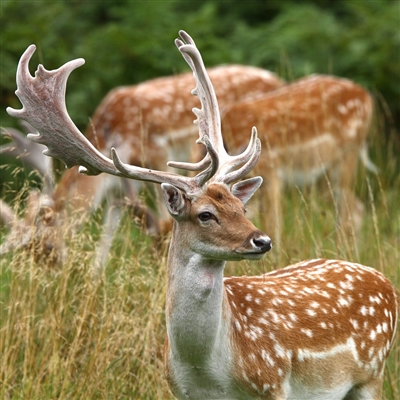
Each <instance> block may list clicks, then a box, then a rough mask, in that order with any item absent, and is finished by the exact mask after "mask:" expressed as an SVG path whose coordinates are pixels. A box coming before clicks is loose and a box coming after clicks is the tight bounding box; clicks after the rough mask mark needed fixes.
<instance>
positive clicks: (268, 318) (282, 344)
mask: <svg viewBox="0 0 400 400" xmlns="http://www.w3.org/2000/svg"><path fill="white" fill-rule="evenodd" d="M179 34H180V38H181V39H177V40H176V45H177V47H178V49H179V51H180V52H181V54H182V55H183V57H184V58H185V60H186V61H187V63H188V64H189V66H190V67H191V68H192V70H193V73H194V77H195V81H196V88H195V89H194V90H193V92H192V93H193V94H195V95H197V96H198V98H199V99H200V103H201V109H198V108H194V109H193V112H194V114H195V115H196V121H195V122H196V126H197V127H198V131H199V139H198V143H200V144H202V145H203V146H204V147H205V149H206V155H205V157H204V158H203V159H202V160H201V161H200V162H198V163H194V164H193V163H185V162H181V161H177V162H169V165H170V166H172V167H178V168H181V169H185V170H191V171H197V175H195V176H193V177H189V176H182V175H179V174H176V173H172V172H163V171H156V170H153V169H149V168H145V167H139V166H134V165H130V164H126V163H124V162H122V160H121V158H120V156H119V155H118V153H117V151H116V150H115V148H112V149H111V159H110V158H108V157H106V156H105V155H103V154H102V153H101V152H99V151H98V150H97V149H96V148H95V147H94V146H93V145H92V144H91V143H90V142H89V141H88V140H87V139H86V138H85V137H84V136H83V135H82V134H81V132H80V131H79V130H78V129H77V128H76V126H75V125H74V124H73V122H72V120H71V119H70V117H69V115H68V113H67V110H66V106H65V98H64V97H65V87H66V83H67V79H68V76H69V74H70V73H71V72H72V71H73V70H74V69H76V68H77V67H79V66H81V65H82V64H83V63H84V61H83V60H82V59H77V60H74V61H70V62H68V63H67V64H65V65H63V66H62V67H60V68H59V69H58V70H54V71H47V70H46V69H44V67H43V66H42V65H39V68H38V70H37V72H36V75H35V77H32V76H31V75H30V72H29V69H28V63H29V60H30V58H31V56H32V54H33V52H34V51H35V46H33V45H31V46H30V47H28V49H27V50H26V51H25V53H24V54H23V55H22V57H21V60H20V62H19V66H18V70H17V86H18V89H17V91H16V94H17V96H18V97H19V99H20V100H21V103H22V104H23V108H22V109H21V110H15V109H11V108H8V109H7V111H8V113H9V114H10V115H11V116H13V117H16V118H23V119H25V120H26V121H28V122H29V123H30V124H32V126H34V127H35V128H36V129H37V131H38V132H39V134H36V135H35V134H34V135H28V137H29V138H30V139H32V140H34V141H36V142H38V143H41V144H43V145H46V146H47V147H48V150H47V151H46V154H47V155H49V156H52V157H56V158H59V159H61V160H62V161H63V162H64V163H65V164H66V165H67V167H72V166H74V165H79V166H80V167H79V170H80V172H81V173H86V174H88V175H96V174H100V173H106V174H111V175H115V176H123V177H126V178H128V179H133V180H140V181H150V182H154V183H158V184H161V189H162V192H163V196H164V202H165V205H166V207H167V210H168V212H169V213H170V215H171V216H172V218H173V219H174V226H173V230H172V237H171V243H170V249H169V254H168V262H167V301H166V323H167V337H166V345H165V352H164V356H165V367H166V375H167V379H168V382H169V385H170V388H171V390H172V392H173V393H174V394H175V396H176V397H177V398H179V399H219V400H221V399H230V400H232V399H250V398H251V399H273V400H283V399H292V400H294V399H295V400H317V399H318V400H321V399H337V400H341V399H343V398H345V397H346V398H351V399H361V398H363V399H374V400H378V399H380V398H381V396H382V380H383V371H384V364H385V361H386V359H387V357H388V355H389V352H390V348H391V346H392V345H393V342H394V337H395V332H396V324H397V318H398V298H397V294H396V290H395V288H394V287H393V286H392V285H391V284H390V282H389V281H388V280H387V279H386V278H385V277H384V276H383V275H382V274H381V273H379V272H378V271H376V270H374V269H373V268H369V267H366V266H362V265H359V264H355V263H351V262H348V261H336V260H321V259H318V260H309V261H304V262H300V263H298V264H295V265H292V266H289V267H286V268H284V269H281V270H278V271H273V272H271V273H267V274H264V275H261V276H253V277H251V276H238V277H228V278H225V279H224V277H223V271H224V266H225V262H226V260H233V261H234V260H243V259H250V260H258V259H261V258H262V257H263V256H264V254H265V253H266V252H267V251H268V250H270V249H271V240H270V239H269V237H268V236H266V235H265V234H263V233H262V232H261V231H260V230H258V229H257V228H255V227H254V225H253V224H252V223H251V222H250V221H249V220H248V219H247V218H246V216H245V211H244V204H245V203H246V202H247V201H248V200H249V199H250V198H251V197H252V195H253V194H254V192H255V191H256V190H257V189H258V188H259V187H260V185H261V183H262V178H261V177H253V178H247V179H245V180H242V178H244V177H245V176H246V175H247V174H249V173H250V172H251V170H252V169H253V168H254V167H255V165H256V163H257V161H258V159H259V157H260V152H261V142H260V140H259V139H258V138H257V130H256V129H255V128H253V130H252V134H251V137H250V143H249V144H248V146H247V147H246V149H245V150H244V151H243V152H242V153H240V154H239V155H236V156H231V155H229V154H228V153H227V152H226V150H225V149H224V145H223V138H222V133H221V126H220V114H219V109H218V104H217V99H216V96H215V92H214V90H213V86H212V84H211V82H210V80H209V78H208V75H207V72H206V70H205V68H204V65H203V61H202V58H201V55H200V53H199V51H198V49H197V48H196V46H195V43H194V41H193V39H192V38H191V37H190V36H189V35H188V34H187V33H186V32H184V31H180V33H179Z"/></svg>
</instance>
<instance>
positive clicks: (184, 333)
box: [166, 227, 229, 368]
mask: <svg viewBox="0 0 400 400" xmlns="http://www.w3.org/2000/svg"><path fill="white" fill-rule="evenodd" d="M177 231H178V230H177V229H176V227H175V228H174V231H173V236H172V240H171V246H170V251H169V256H168V277H167V306H166V322H167V334H168V341H169V346H170V351H171V353H170V354H171V356H172V357H174V358H177V359H179V361H180V362H183V363H189V364H190V365H193V366H196V367H199V368H202V367H204V366H205V364H207V363H209V362H211V363H212V362H213V361H212V360H211V359H210V358H211V355H212V356H213V357H215V355H216V352H217V353H219V351H221V350H222V348H224V347H225V346H224V345H223V343H227V342H228V341H227V340H226V337H227V326H226V325H227V324H226V322H225V321H228V320H229V318H227V313H228V312H229V310H228V309H227V307H226V304H227V300H226V298H225V296H226V294H225V289H224V283H223V270H224V267H225V261H221V260H211V259H207V258H205V257H203V256H202V255H200V254H198V253H196V252H194V251H192V250H191V248H190V243H186V242H185V240H184V239H183V240H182V236H181V235H178V232H177ZM178 236H179V237H178ZM178 244H179V245H178ZM225 350H226V349H225Z"/></svg>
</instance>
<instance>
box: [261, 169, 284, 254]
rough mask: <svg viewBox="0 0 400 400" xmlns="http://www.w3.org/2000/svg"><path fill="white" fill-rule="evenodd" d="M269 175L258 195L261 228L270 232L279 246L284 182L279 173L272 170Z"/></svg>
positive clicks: (276, 245) (275, 243)
mask: <svg viewBox="0 0 400 400" xmlns="http://www.w3.org/2000/svg"><path fill="white" fill-rule="evenodd" d="M267 176H268V178H267V179H266V182H264V185H262V186H261V188H260V189H259V190H260V193H259V196H258V199H259V202H260V203H259V209H260V219H261V228H262V229H263V230H265V232H268V235H269V236H271V239H272V242H273V244H274V246H275V247H276V248H279V246H280V242H281V235H282V226H281V225H282V208H281V192H282V184H281V182H280V179H279V174H278V173H275V172H272V171H270V173H269V174H268V175H267Z"/></svg>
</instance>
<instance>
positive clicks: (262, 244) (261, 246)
mask: <svg viewBox="0 0 400 400" xmlns="http://www.w3.org/2000/svg"><path fill="white" fill-rule="evenodd" d="M252 244H253V246H254V247H255V248H257V250H259V251H260V252H261V253H266V252H267V251H270V250H271V249H272V241H271V239H270V238H269V237H268V236H261V237H258V238H254V239H253V240H252Z"/></svg>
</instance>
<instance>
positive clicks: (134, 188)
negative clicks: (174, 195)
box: [0, 65, 284, 269]
mask: <svg viewBox="0 0 400 400" xmlns="http://www.w3.org/2000/svg"><path fill="white" fill-rule="evenodd" d="M208 74H209V77H210V79H211V80H212V82H213V85H214V87H215V90H216V93H217V95H218V96H219V99H220V103H222V106H223V107H226V106H228V105H229V104H230V103H232V102H235V101H238V100H242V99H255V98H258V97H261V96H262V95H263V94H264V93H266V92H268V91H271V90H274V89H276V88H278V87H281V86H282V85H283V84H284V81H283V80H281V79H280V78H279V77H278V76H277V75H276V74H274V73H272V72H270V71H267V70H264V69H261V68H256V67H251V66H244V65H224V66H218V67H214V68H209V69H208ZM192 85H194V79H193V75H192V73H191V72H188V73H182V74H178V75H175V76H168V77H163V78H157V79H152V80H149V81H146V82H143V83H140V84H138V85H133V86H124V87H118V88H116V89H113V90H112V91H111V92H110V93H109V94H108V95H107V96H106V97H105V98H104V100H103V101H102V102H101V103H100V105H99V106H98V108H97V109H96V111H95V113H94V115H93V117H92V119H91V122H90V124H89V125H88V127H87V130H86V134H85V135H86V136H87V137H88V138H89V139H91V140H92V141H93V142H95V143H96V145H97V146H98V148H99V149H100V151H101V152H103V153H104V152H106V151H108V149H109V148H110V147H111V146H120V145H121V146H122V145H123V150H121V151H123V153H122V156H123V157H124V158H125V159H127V160H128V161H129V162H130V163H132V164H135V165H146V166H148V167H149V168H154V169H156V170H159V169H162V168H164V167H165V166H166V164H167V161H168V159H176V158H182V157H185V156H188V154H190V153H191V152H192V151H193V150H192V148H193V147H194V146H191V145H190V144H191V143H192V142H193V143H194V139H195V136H196V134H197V132H196V128H195V127H194V125H193V114H192V112H191V109H192V108H193V107H197V106H199V104H198V99H197V97H195V96H192V95H191V94H190V92H188V91H187V90H185V89H186V88H187V87H190V86H192ZM29 129H30V130H31V131H32V127H29V126H26V125H25V126H24V130H29ZM5 134H7V135H8V136H9V137H10V138H11V139H12V142H11V143H7V144H5V145H4V146H2V147H0V152H1V154H5V155H10V156H14V157H16V158H20V159H21V160H22V161H23V162H24V164H26V165H27V166H29V167H30V168H33V169H35V170H37V171H38V172H39V173H40V175H41V176H43V177H44V185H43V191H42V195H40V193H38V192H37V191H35V192H32V193H31V194H30V196H29V198H30V200H28V202H27V207H26V209H27V212H26V214H25V216H24V217H23V218H20V217H19V216H18V215H17V214H16V213H14V215H13V218H12V219H10V212H12V211H13V210H12V208H11V207H10V206H8V205H7V204H5V203H4V202H2V203H1V204H2V207H0V218H1V219H2V220H3V221H4V223H5V224H6V225H7V226H8V227H9V228H10V229H9V234H8V236H7V237H6V241H5V242H4V243H3V244H2V246H1V247H0V254H4V253H6V252H8V251H10V250H13V249H15V248H19V247H23V248H29V249H31V248H32V247H33V248H35V249H36V251H35V254H36V255H37V257H40V255H41V253H43V254H44V255H45V256H48V254H49V252H50V251H51V252H53V256H54V257H55V258H54V259H57V260H61V259H62V258H63V257H65V254H66V249H65V246H64V245H63V243H62V239H61V238H63V237H64V236H65V235H60V234H55V232H57V230H58V229H59V228H60V227H64V228H63V229H65V222H66V221H70V220H71V219H73V218H71V214H73V213H75V215H77V214H78V215H79V214H80V215H82V214H85V212H91V211H93V210H95V209H97V208H98V207H99V206H100V205H101V204H102V203H103V204H104V208H105V215H104V223H103V235H102V236H103V238H104V239H103V241H102V242H101V243H100V245H99V248H98V250H97V251H96V253H95V254H96V258H95V261H94V266H95V268H96V269H97V268H99V267H101V266H103V265H104V264H105V263H106V260H107V255H108V252H109V250H110V246H111V243H112V240H113V237H114V234H115V230H116V229H117V227H118V224H119V218H120V213H121V211H122V208H123V207H122V206H129V207H131V208H133V212H134V215H135V216H136V217H138V218H139V220H141V221H142V220H144V223H145V229H146V230H147V232H148V233H149V234H156V233H161V232H164V231H166V230H168V229H169V228H170V222H169V221H167V218H166V217H167V216H166V212H165V211H164V208H162V207H159V209H160V210H161V211H162V212H161V216H159V215H155V214H154V213H152V212H151V211H150V210H149V209H148V208H147V207H144V206H143V205H142V204H141V202H140V201H139V189H140V185H138V183H137V182H134V181H132V180H128V179H124V178H121V177H115V176H109V175H105V174H103V175H98V176H96V177H90V178H89V177H87V176H86V175H82V174H79V173H78V171H77V169H76V168H74V169H69V170H67V171H65V172H64V173H63V175H62V176H61V178H60V179H59V181H58V183H57V185H56V186H54V173H53V171H52V167H51V164H50V163H49V161H48V160H49V158H48V157H44V156H43V155H42V154H41V153H42V151H43V149H44V147H43V146H42V145H40V144H37V143H34V142H32V141H30V140H28V139H27V138H26V135H25V134H23V133H22V132H20V131H18V130H16V129H13V128H6V129H5ZM191 137H192V138H194V139H193V140H190V138H191ZM120 154H121V152H120ZM159 197H162V195H161V196H159ZM126 200H128V203H127V202H126ZM50 211H52V213H50ZM44 214H45V215H46V216H47V218H46V219H45V220H44V219H43V218H42V216H43V215H44ZM50 215H51V219H49V218H48V217H49V216H50ZM10 221H12V223H11V222H10ZM72 228H73V229H75V226H74V225H73V226H72ZM64 233H65V232H64ZM56 238H58V240H55V239H56ZM60 239H61V240H60ZM52 241H53V242H52Z"/></svg>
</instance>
